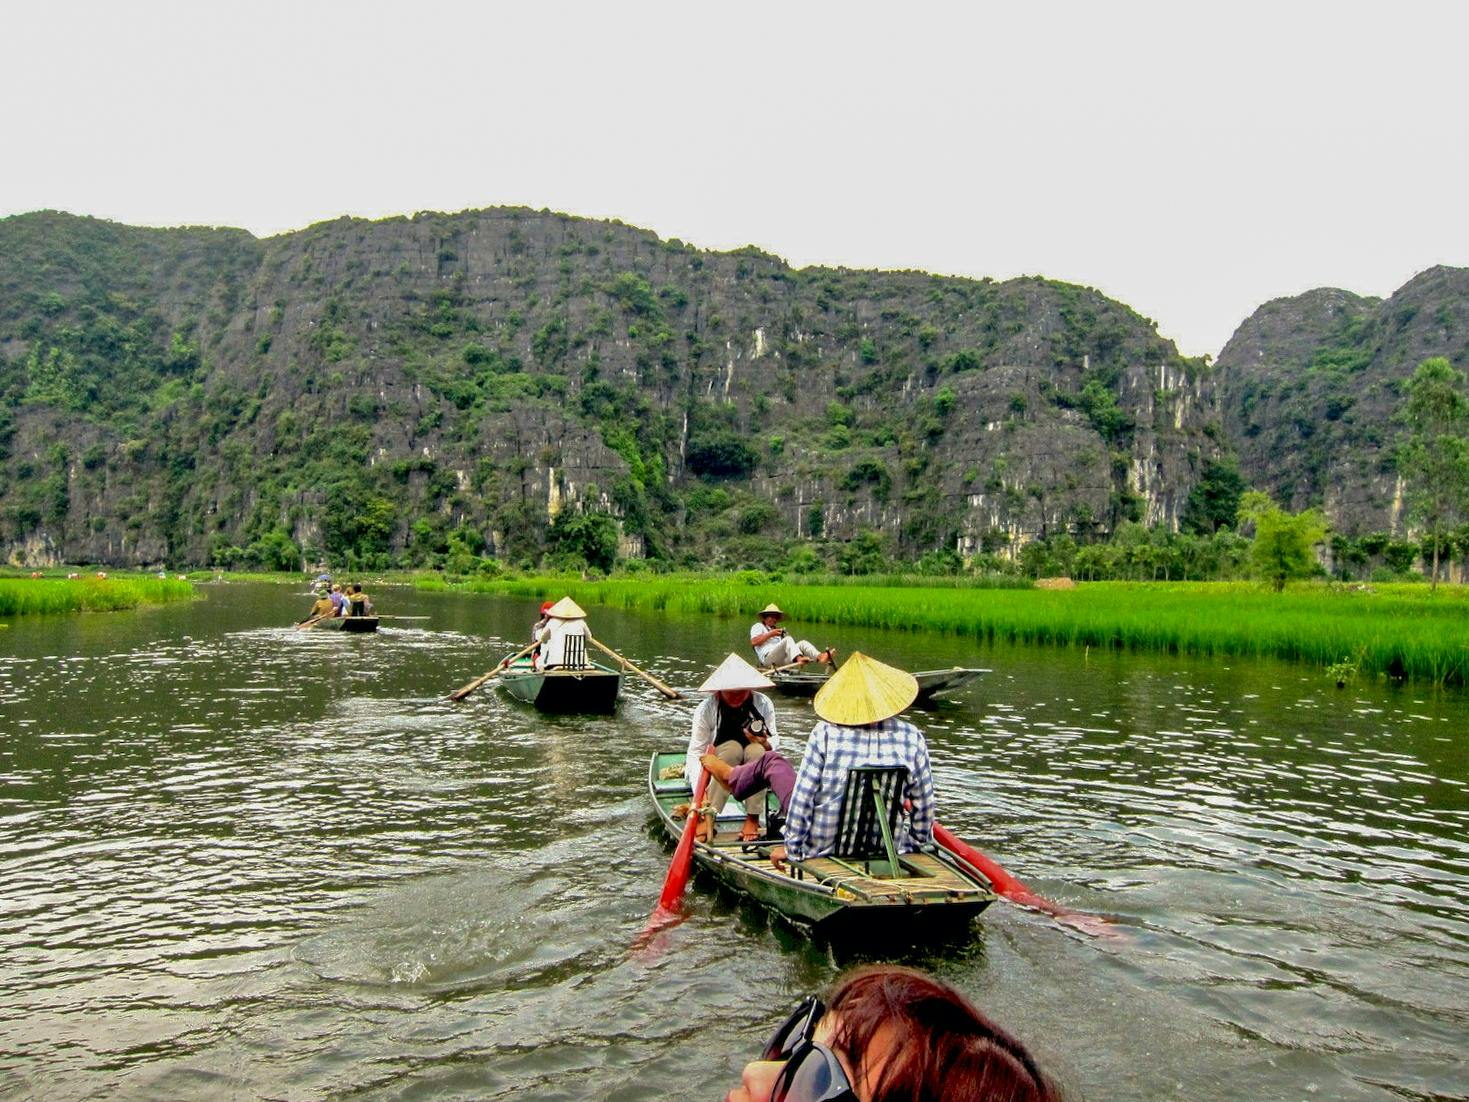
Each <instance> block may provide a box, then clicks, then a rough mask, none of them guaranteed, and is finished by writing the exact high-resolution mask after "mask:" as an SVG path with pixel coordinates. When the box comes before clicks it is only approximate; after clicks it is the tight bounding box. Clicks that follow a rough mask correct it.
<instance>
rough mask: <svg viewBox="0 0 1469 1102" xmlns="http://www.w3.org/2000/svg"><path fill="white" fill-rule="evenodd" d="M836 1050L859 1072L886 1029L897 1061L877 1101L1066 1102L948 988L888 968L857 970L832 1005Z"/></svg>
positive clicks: (1014, 1044) (879, 1084) (878, 1088)
mask: <svg viewBox="0 0 1469 1102" xmlns="http://www.w3.org/2000/svg"><path fill="white" fill-rule="evenodd" d="M826 1003H827V1007H828V1013H830V1014H833V1015H836V1016H837V1023H836V1024H837V1028H836V1035H835V1036H834V1037H833V1038H832V1047H833V1048H834V1049H836V1050H837V1051H838V1052H840V1053H841V1054H842V1055H843V1056H845V1057H846V1059H847V1063H848V1065H849V1066H850V1067H853V1068H860V1067H861V1064H862V1055H863V1053H865V1052H867V1051H869V1050H870V1049H871V1047H872V1043H873V1039H874V1038H875V1037H876V1036H877V1034H878V1032H879V1031H880V1030H882V1029H883V1028H884V1027H886V1028H887V1029H889V1030H891V1038H892V1045H891V1052H892V1056H891V1058H890V1059H889V1060H888V1062H887V1064H886V1066H884V1067H883V1068H882V1070H881V1071H880V1072H879V1073H878V1075H877V1080H876V1082H873V1083H869V1084H868V1086H869V1087H870V1088H871V1089H872V1096H871V1102H1061V1100H1062V1098H1063V1095H1062V1094H1061V1090H1060V1088H1059V1087H1058V1086H1057V1085H1056V1084H1055V1083H1054V1082H1052V1081H1051V1079H1050V1077H1048V1076H1047V1075H1046V1074H1045V1073H1044V1072H1042V1071H1041V1070H1040V1068H1039V1067H1037V1066H1036V1063H1035V1060H1034V1059H1032V1058H1031V1055H1030V1053H1028V1052H1026V1051H1025V1046H1024V1045H1022V1044H1021V1043H1020V1042H1019V1041H1018V1040H1016V1039H1015V1038H1014V1037H1012V1036H1011V1035H1010V1034H1009V1033H1006V1032H1005V1031H1004V1030H1003V1029H1001V1028H1000V1027H999V1026H997V1025H995V1024H994V1023H993V1022H991V1021H990V1020H989V1019H988V1018H986V1017H985V1016H984V1014H983V1013H982V1012H981V1011H980V1010H978V1009H977V1008H976V1007H975V1006H974V1005H973V1004H971V1003H970V1002H969V1000H968V999H966V998H965V997H964V996H963V995H961V994H959V992H958V991H955V990H954V989H953V988H952V987H950V986H949V985H948V984H946V983H943V982H941V981H939V980H936V979H933V978H932V977H930V976H926V975H924V974H923V973H922V972H915V971H913V970H912V969H910V968H897V967H893V966H889V965H883V966H876V967H870V968H862V969H858V970H857V971H855V972H851V973H849V974H848V975H847V976H845V977H843V978H842V979H841V980H840V981H838V983H837V986H836V987H835V988H834V989H833V991H832V993H831V997H830V998H828V999H827V1000H826Z"/></svg>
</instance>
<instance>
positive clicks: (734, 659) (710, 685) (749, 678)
mask: <svg viewBox="0 0 1469 1102" xmlns="http://www.w3.org/2000/svg"><path fill="white" fill-rule="evenodd" d="M773 688H775V682H774V681H771V680H770V678H768V677H766V676H765V675H764V674H763V673H761V672H760V671H759V670H757V669H756V668H755V667H754V666H752V665H750V663H748V662H746V661H745V660H744V659H743V658H741V657H740V656H739V655H738V654H731V655H730V656H729V657H728V658H726V659H725V660H724V661H723V662H721V663H720V664H719V668H718V669H717V670H715V671H714V672H713V673H711V674H710V675H709V678H708V680H706V681H705V682H704V684H702V685H700V686H699V691H700V692H701V693H717V692H719V691H720V690H722V689H773Z"/></svg>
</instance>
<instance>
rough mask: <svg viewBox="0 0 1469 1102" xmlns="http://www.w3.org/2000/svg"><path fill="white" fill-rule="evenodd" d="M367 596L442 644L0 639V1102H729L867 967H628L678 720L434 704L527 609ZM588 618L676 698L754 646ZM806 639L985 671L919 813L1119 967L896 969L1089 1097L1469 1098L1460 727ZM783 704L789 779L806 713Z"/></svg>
mask: <svg viewBox="0 0 1469 1102" xmlns="http://www.w3.org/2000/svg"><path fill="white" fill-rule="evenodd" d="M754 596H755V597H756V598H758V596H759V595H758V594H755V595H754ZM380 603H381V604H382V606H383V611H384V612H388V613H398V614H401V615H405V616H425V617H428V618H427V619H423V620H402V621H393V620H384V621H383V624H384V629H383V630H382V631H381V632H380V633H379V634H378V635H377V636H346V635H342V634H340V633H330V634H325V633H315V632H297V631H294V630H292V629H290V628H289V627H282V626H281V625H288V624H289V623H290V621H291V620H292V619H293V618H295V617H297V616H299V615H300V614H301V613H302V611H303V608H302V607H298V606H301V605H302V601H301V599H300V598H299V595H297V594H294V593H290V592H287V591H286V590H282V589H275V588H268V587H252V586H227V587H216V588H212V589H211V590H210V592H209V595H208V599H207V600H206V601H203V602H199V603H197V604H195V605H193V606H191V607H188V608H184V609H159V610H150V611H147V612H141V613H136V614H121V615H111V616H83V617H70V618H65V619H47V620H41V621H21V622H16V623H14V624H13V625H12V627H11V628H10V629H9V630H8V631H7V632H6V633H5V637H4V638H3V644H4V646H5V647H6V648H7V649H6V650H5V651H3V652H0V725H3V726H0V883H3V884H4V889H5V890H4V891H3V893H0V1096H5V1097H10V1096H14V1097H21V1098H24V1097H45V1098H48V1099H49V1098H91V1097H97V1096H99V1095H103V1094H117V1095H120V1096H123V1097H178V1098H214V1097H221V1096H226V1097H229V1096H234V1097H252V1096H265V1097H292V1098H307V1097H340V1096H360V1097H391V1098H445V1097H461V1096H462V1097H474V1098H508V1097H511V1096H515V1097H534V1098H565V1099H601V1098H609V1099H633V1098H647V1097H689V1098H699V1097H710V1098H714V1097H720V1096H722V1094H723V1091H724V1090H725V1089H726V1088H727V1087H728V1086H729V1085H731V1084H732V1083H733V1082H734V1081H735V1077H736V1075H737V1069H738V1067H739V1066H740V1064H742V1063H743V1061H744V1060H745V1059H747V1058H748V1057H749V1056H750V1055H751V1054H752V1052H753V1051H754V1050H755V1049H756V1048H758V1046H759V1043H760V1041H761V1039H762V1038H763V1035H764V1033H765V1031H766V1030H767V1028H768V1026H769V1024H770V1022H771V1020H772V1019H773V1018H775V1017H776V1016H777V1015H778V1014H779V1012H780V1010H781V1009H782V1008H783V1007H784V1005H785V1004H786V1003H788V1002H789V1001H791V1000H792V999H793V998H794V997H795V995H796V994H798V993H800V992H802V991H805V990H807V989H810V988H812V987H814V986H817V985H819V984H821V983H823V982H825V981H826V980H828V979H829V978H830V977H831V976H832V975H834V974H835V972H836V971H837V969H838V967H839V966H840V964H841V963H843V962H845V961H847V960H849V959H852V958H853V954H851V953H850V952H848V951H846V950H844V949H843V948H842V947H839V946H838V947H832V946H822V945H813V944H812V943H811V942H810V941H809V940H807V939H805V938H803V937H800V936H799V935H796V934H793V933H792V932H791V931H789V930H787V929H786V928H785V927H783V926H782V925H780V924H778V923H774V924H773V923H771V922H769V921H767V919H766V918H765V916H763V915H762V914H761V913H759V912H758V911H755V910H754V909H752V908H750V907H748V906H744V905H741V904H740V903H739V902H738V901H737V900H732V899H730V898H728V897H725V896H723V895H720V894H718V893H716V892H713V891H711V890H710V889H709V887H708V886H707V885H704V886H702V887H697V888H696V889H695V890H694V892H693V893H692V894H691V897H690V912H691V917H690V918H689V920H688V921H687V922H686V923H684V924H683V925H682V926H679V927H677V928H676V929H674V930H673V931H672V932H671V933H669V934H668V935H666V936H665V937H664V938H663V939H661V941H660V943H659V950H658V952H655V953H654V954H652V955H651V956H650V957H642V956H638V957H634V956H630V955H629V954H628V952H627V947H628V945H629V944H630V943H631V941H632V940H633V938H634V937H635V935H636V934H637V932H638V931H639V930H640V929H641V927H642V924H643V921H644V919H645V918H646V916H647V913H648V911H649V910H650V908H651V905H652V903H653V901H654V898H655V897H656V895H657V891H658V887H659V885H660V884H661V881H662V874H663V871H664V869H665V868H666V863H667V859H668V852H667V850H666V849H665V848H664V847H663V846H662V845H661V843H660V842H658V841H657V840H656V835H655V833H654V832H653V831H651V830H650V829H649V826H650V815H649V813H648V811H647V810H646V808H645V804H644V797H643V783H644V782H643V775H644V771H645V767H646V761H647V756H648V754H650V753H651V752H652V751H653V750H654V749H657V748H660V747H664V746H669V745H679V744H681V743H682V741H683V739H684V738H685V737H686V735H685V732H686V725H687V719H688V705H687V704H684V703H679V702H668V701H665V700H663V699H661V698H660V697H658V696H656V695H655V694H654V693H653V692H652V691H651V690H646V689H644V688H642V687H641V686H639V685H638V684H637V682H636V681H630V682H629V688H628V692H627V695H626V697H625V699H624V700H623V702H622V703H621V704H620V705H619V709H618V712H617V714H616V715H615V716H614V717H612V718H610V719H609V718H605V717H585V718H584V717H558V718H551V717H541V716H538V715H537V714H536V713H534V712H532V711H529V710H527V709H526V708H524V707H523V706H520V705H517V704H514V703H513V702H511V701H509V700H507V699H506V698H505V697H504V696H503V695H502V694H500V693H498V692H496V691H494V690H493V688H491V687H486V688H485V689H482V690H480V691H479V692H478V693H476V694H475V695H474V696H472V697H470V698H469V699H468V700H467V701H465V702H464V703H463V704H460V705H451V704H448V703H446V702H445V701H444V699H443V698H444V696H445V694H446V693H447V692H448V691H449V690H451V689H453V688H455V687H457V686H458V685H461V684H463V683H465V682H466V681H468V680H470V679H471V678H473V677H474V676H476V675H478V674H479V673H481V672H483V671H484V670H485V669H488V668H489V667H490V666H491V665H492V664H493V662H494V660H495V659H496V658H498V657H499V656H501V655H503V654H505V653H508V652H509V651H511V650H513V649H518V647H519V645H520V640H521V639H522V638H523V637H524V635H525V632H526V630H527V629H528V627H529V622H530V620H531V619H533V618H534V609H533V608H530V607H529V603H527V607H522V604H521V603H520V602H513V601H505V600H495V599H489V598H465V597H457V596H448V595H424V594H415V593H412V592H410V591H406V590H402V591H392V590H384V591H383V592H382V593H381V594H380ZM752 607H756V605H755V603H754V602H752ZM592 625H593V628H594V630H595V631H596V632H597V634H598V636H599V638H602V639H604V640H606V641H607V642H609V643H611V644H612V645H613V646H615V647H617V648H618V649H620V650H622V651H623V652H624V653H626V654H627V655H628V656H629V657H630V658H632V659H633V660H634V661H635V662H637V663H638V664H639V665H641V666H643V667H644V668H646V669H649V670H650V671H651V672H653V673H655V674H656V675H657V676H659V677H660V678H662V679H663V680H665V681H668V682H669V683H671V684H675V685H683V686H691V685H697V684H698V683H699V681H701V680H702V678H703V676H704V674H705V673H706V672H707V670H708V669H709V668H710V667H711V666H712V665H713V664H715V663H717V662H718V661H719V660H720V659H721V658H722V657H723V656H724V654H725V653H727V652H728V651H729V650H731V649H733V650H738V651H741V652H743V650H744V643H743V639H744V633H745V629H746V627H747V626H748V625H746V624H743V623H734V622H728V621H724V622H719V621H716V622H705V621H700V620H687V619H677V618H671V617H666V616H656V617H654V616H646V617H645V616H638V615H633V614H627V613H611V612H603V611H599V610H593V615H592ZM820 642H821V644H822V645H827V644H834V645H836V646H837V647H839V648H841V649H842V651H843V652H844V653H850V652H851V651H852V650H854V649H863V650H867V651H869V652H870V653H874V654H876V655H877V656H879V657H882V658H884V659H886V660H889V661H893V662H896V663H898V664H901V665H907V666H909V667H910V668H932V667H938V666H946V665H954V664H958V665H982V666H989V667H992V668H993V669H994V671H995V672H994V673H993V674H992V675H990V676H989V677H987V678H985V679H984V680H983V681H982V682H981V683H980V684H979V685H978V686H977V687H976V688H975V689H973V690H971V691H968V692H966V693H964V694H963V695H961V696H960V697H959V698H957V699H956V700H954V701H948V702H940V703H938V704H937V705H935V706H934V707H933V708H931V709H927V710H924V711H921V712H918V713H916V716H917V718H918V720H919V721H920V722H921V724H922V725H923V726H924V727H925V729H926V730H927V731H928V734H929V739H930V744H931V748H932V753H933V758H934V761H935V774H936V780H937V784H938V789H939V799H940V816H941V818H942V819H943V820H944V821H945V822H946V823H947V824H948V825H949V826H950V827H951V828H952V829H954V830H955V831H956V832H957V833H959V834H960V835H961V836H964V837H967V838H970V839H971V840H973V841H974V842H976V844H978V845H980V846H981V848H983V849H985V850H986V852H989V853H991V854H992V855H993V856H995V857H997V858H998V859H999V860H1000V861H1001V862H1002V863H1004V864H1005V865H1006V866H1007V867H1009V868H1010V869H1011V870H1012V871H1014V872H1016V873H1018V874H1019V875H1021V876H1022V877H1023V878H1025V879H1026V880H1028V881H1029V882H1030V883H1031V884H1032V886H1033V887H1035V888H1036V889H1037V890H1039V891H1040V892H1042V893H1043V894H1046V895H1049V896H1051V897H1053V898H1055V899H1057V900H1058V901H1060V902H1063V903H1065V904H1067V905H1069V906H1072V907H1075V908H1078V909H1083V910H1089V911H1094V912H1099V913H1103V914H1106V915H1109V916H1111V918H1112V920H1113V922H1114V925H1115V927H1116V928H1117V930H1118V931H1119V933H1120V934H1121V936H1120V937H1117V938H1109V939H1103V940H1099V939H1095V938H1089V937H1086V936H1084V935H1082V934H1079V933H1077V932H1076V931H1075V930H1073V929H1070V928H1068V927H1065V926H1061V925H1058V924H1057V923H1055V922H1053V921H1051V920H1049V919H1047V918H1045V917H1043V916H1040V915H1037V914H1032V913H1028V912H1023V911H1018V910H1016V909H1014V908H1012V907H1007V906H1003V905H999V906H996V907H993V908H991V909H990V911H988V912H987V913H986V915H985V917H984V919H983V921H982V922H981V923H980V924H979V925H978V926H977V927H976V929H975V932H974V935H973V936H972V937H971V938H970V939H969V940H968V941H961V942H959V943H956V944H950V945H943V946H935V947H929V948H928V949H925V950H921V951H914V950H903V951H902V959H905V960H909V961H913V962H915V963H919V964H921V965H922V966H924V967H928V968H931V969H933V970H935V971H938V972H940V973H941V974H943V975H944V976H946V977H947V978H949V979H950V980H952V981H953V982H955V983H957V984H958V985H959V986H960V987H962V988H963V989H964V990H966V991H968V992H969V993H970V994H972V995H973V996H974V997H975V998H976V1000H977V1001H978V1002H980V1004H981V1005H983V1006H985V1007H986V1008H988V1009H989V1010H991V1011H992V1012H994V1013H995V1014H996V1015H997V1016H998V1017H1000V1018H1001V1019H1002V1020H1003V1021H1005V1022H1007V1023H1008V1024H1010V1025H1011V1026H1013V1027H1014V1028H1015V1029H1016V1031H1017V1032H1019V1033H1020V1034H1021V1035H1022V1036H1024V1037H1025V1038H1027V1040H1029V1041H1031V1042H1032V1043H1033V1044H1034V1046H1035V1047H1036V1048H1037V1049H1038V1050H1039V1051H1040V1052H1041V1053H1042V1054H1043V1055H1044V1057H1045V1059H1046V1062H1047V1063H1048V1064H1050V1065H1051V1066H1053V1067H1054V1068H1055V1070H1056V1071H1058V1072H1059V1074H1060V1075H1061V1077H1062V1078H1063V1079H1064V1080H1066V1081H1067V1082H1068V1083H1070V1084H1071V1085H1072V1086H1073V1087H1075V1088H1077V1089H1079V1090H1080V1091H1081V1093H1083V1094H1084V1095H1086V1096H1087V1097H1090V1098H1094V1099H1100V1098H1108V1099H1152V1098H1163V1097H1178V1098H1190V1099H1198V1098H1221V1099H1223V1098H1243V1097H1251V1098H1261V1099H1270V1098H1281V1099H1286V1098H1290V1099H1295V1098H1305V1097H1319V1098H1332V1099H1356V1098H1362V1099H1369V1098H1371V1099H1402V1098H1434V1097H1439V1098H1442V1097H1464V1096H1465V1091H1466V1082H1469V1065H1466V1061H1465V1058H1464V1056H1463V1055H1462V1053H1463V1051H1464V1050H1465V1049H1466V1047H1469V998H1466V992H1469V983H1466V981H1469V852H1466V846H1469V843H1466V841H1465V838H1466V827H1469V792H1466V787H1469V749H1466V746H1469V743H1466V736H1465V731H1469V702H1466V700H1465V698H1464V697H1463V696H1462V695H1442V694H1435V693H1432V692H1429V691H1428V690H1425V689H1418V688H1407V689H1402V688H1391V687H1387V686H1384V685H1373V684H1367V685H1360V686H1357V687H1355V688H1353V689H1351V690H1348V691H1337V690H1335V689H1334V688H1332V687H1331V686H1330V685H1329V683H1328V682H1326V681H1325V679H1324V678H1323V677H1320V676H1318V675H1316V674H1315V673H1314V672H1313V671H1309V670H1302V669H1298V668H1291V667H1283V666H1278V665H1243V664H1238V663H1237V664H1235V665H1234V666H1233V667H1220V666H1214V665H1210V664H1204V663H1193V662H1188V661H1184V660H1180V659H1175V658H1138V657H1133V656H1127V655H1115V654H1096V653H1093V654H1086V653H1085V652H1069V651H1060V652H1044V651H1027V650H1008V649H985V650H983V651H980V652H978V653H976V652H974V651H973V650H971V649H968V648H967V647H966V645H965V644H963V643H961V642H959V641H957V640H952V639H943V638H930V637H915V636H908V635H899V634H878V633H871V632H865V631H864V632H860V633H859V632H856V631H854V630H841V629H838V630H835V631H823V632H822V639H821V640H820ZM777 704H778V715H779V718H780V721H781V725H782V732H783V733H784V734H785V735H786V736H787V737H788V738H789V739H790V740H791V742H792V743H793V744H794V745H796V746H797V747H798V746H799V745H800V743H801V741H802V737H803V735H804V732H805V730H806V729H808V728H809V726H810V722H811V713H810V711H809V704H808V703H805V702H800V701H793V700H778V701H777ZM865 955H866V956H875V957H879V958H880V957H882V956H883V955H884V954H883V952H882V950H881V949H880V948H878V949H876V950H869V951H868V952H867V953H866V954H865ZM716 1021H718V1022H721V1023H725V1024H722V1025H721V1026H720V1027H719V1028H717V1029H713V1030H711V1029H710V1028H709V1026H710V1024H711V1023H713V1022H716Z"/></svg>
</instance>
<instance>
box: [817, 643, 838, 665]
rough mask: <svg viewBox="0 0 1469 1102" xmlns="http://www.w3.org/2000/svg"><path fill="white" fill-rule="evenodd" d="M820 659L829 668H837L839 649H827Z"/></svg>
mask: <svg viewBox="0 0 1469 1102" xmlns="http://www.w3.org/2000/svg"><path fill="white" fill-rule="evenodd" d="M818 657H819V658H820V659H821V661H823V662H825V663H826V664H827V665H828V666H835V665H836V664H837V649H836V647H827V648H826V649H825V650H824V651H822V652H821V654H820V655H819V656H818Z"/></svg>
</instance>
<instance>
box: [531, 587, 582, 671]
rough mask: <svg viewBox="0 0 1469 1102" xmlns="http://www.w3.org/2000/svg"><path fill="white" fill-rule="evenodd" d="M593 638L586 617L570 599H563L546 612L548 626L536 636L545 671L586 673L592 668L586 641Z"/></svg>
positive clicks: (579, 607)
mask: <svg viewBox="0 0 1469 1102" xmlns="http://www.w3.org/2000/svg"><path fill="white" fill-rule="evenodd" d="M591 637H592V633H591V629H589V628H588V627H587V614H586V613H585V612H583V611H582V609H581V606H579V605H578V604H577V603H576V602H575V601H573V600H572V599H571V598H570V597H562V598H561V600H559V601H557V602H556V603H555V604H554V605H552V606H551V607H550V608H549V609H547V610H546V625H545V627H543V628H541V630H540V633H539V634H538V635H537V636H536V638H537V639H538V640H539V641H540V644H541V665H542V668H544V669H548V670H551V669H557V668H565V669H585V668H586V667H587V666H588V665H589V664H590V663H589V662H588V661H587V640H588V639H590V638H591Z"/></svg>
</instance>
